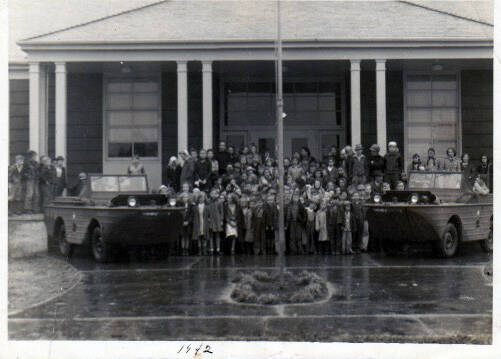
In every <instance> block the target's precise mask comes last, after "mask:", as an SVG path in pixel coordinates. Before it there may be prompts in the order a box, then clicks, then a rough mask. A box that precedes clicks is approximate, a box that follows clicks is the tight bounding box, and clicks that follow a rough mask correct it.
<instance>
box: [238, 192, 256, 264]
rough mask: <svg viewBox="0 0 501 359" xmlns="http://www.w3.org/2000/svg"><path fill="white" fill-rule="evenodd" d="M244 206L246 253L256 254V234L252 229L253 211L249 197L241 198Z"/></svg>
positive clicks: (243, 230)
mask: <svg viewBox="0 0 501 359" xmlns="http://www.w3.org/2000/svg"><path fill="white" fill-rule="evenodd" d="M240 204H241V207H242V217H243V221H242V222H243V225H242V228H241V233H242V237H243V240H244V253H245V254H247V255H253V254H254V235H253V230H252V222H253V213H252V209H251V207H250V201H249V198H247V197H242V198H241V200H240Z"/></svg>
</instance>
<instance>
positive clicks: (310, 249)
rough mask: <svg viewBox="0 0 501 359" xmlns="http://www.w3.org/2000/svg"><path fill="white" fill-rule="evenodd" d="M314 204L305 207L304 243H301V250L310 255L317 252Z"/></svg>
mask: <svg viewBox="0 0 501 359" xmlns="http://www.w3.org/2000/svg"><path fill="white" fill-rule="evenodd" d="M315 210H316V204H315V202H310V203H309V204H308V206H307V207H306V241H304V242H303V250H304V251H305V252H307V253H310V254H315V253H316V252H317V248H316V233H315Z"/></svg>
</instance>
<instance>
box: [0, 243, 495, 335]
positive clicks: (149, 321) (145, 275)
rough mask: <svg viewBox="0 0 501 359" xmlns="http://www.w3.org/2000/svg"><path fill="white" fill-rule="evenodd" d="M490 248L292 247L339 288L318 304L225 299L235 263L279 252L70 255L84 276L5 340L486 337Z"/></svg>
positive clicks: (261, 264) (260, 262) (12, 321)
mask: <svg viewBox="0 0 501 359" xmlns="http://www.w3.org/2000/svg"><path fill="white" fill-rule="evenodd" d="M491 263H492V261H491V257H490V256H489V255H487V254H484V253H482V252H481V251H480V250H478V249H477V247H476V246H475V247H471V248H469V249H468V250H466V251H462V253H460V255H459V256H458V257H456V258H453V259H448V260H443V259H438V258H433V257H429V256H423V255H413V256H410V257H409V256H403V257H385V256H383V255H381V254H362V255H354V256H291V257H287V258H286V265H287V267H288V269H289V270H291V271H301V270H305V269H306V270H312V271H315V272H316V273H318V274H319V275H320V276H323V277H324V278H326V279H327V280H328V281H329V282H330V284H331V285H332V286H333V287H334V290H335V291H334V293H333V295H332V297H331V298H330V299H329V300H327V301H324V302H322V303H317V304H304V305H281V306H258V305H245V304H237V303H233V302H232V301H231V300H229V298H228V293H229V291H230V285H231V279H232V278H233V277H234V276H235V275H236V274H237V273H238V272H240V271H248V270H252V269H257V268H259V269H261V270H276V268H277V266H278V261H277V259H276V257H271V256H270V257H243V256H242V257H239V256H237V257H224V256H223V257H170V258H167V259H165V260H156V261H152V262H139V261H129V260H124V261H121V262H119V263H115V264H108V265H97V264H95V263H93V262H92V260H90V259H89V258H87V257H85V256H76V257H75V258H72V261H71V264H72V265H73V266H74V267H75V268H76V269H77V270H79V271H80V273H81V280H80V282H79V283H78V284H77V285H76V286H74V287H73V288H72V289H71V290H69V291H67V292H65V293H63V294H62V295H61V296H59V297H57V298H54V299H52V300H50V301H48V302H46V303H43V304H40V305H38V306H34V307H32V308H28V309H26V310H24V311H22V312H20V313H17V314H15V315H11V316H10V317H9V338H10V339H11V340H12V339H14V340H15V339H56V340H58V339H70V340H77V339H79V340H83V339H90V340H114V339H115V340H176V339H186V338H189V339H191V340H280V341H289V340H291V341H303V340H304V341H351V342H365V341H372V342H374V341H391V342H441V343H490V342H491V337H492V335H491V329H492V324H491V322H492V281H491V278H490V277H488V276H486V275H485V274H484V270H485V267H486V266H489V265H491Z"/></svg>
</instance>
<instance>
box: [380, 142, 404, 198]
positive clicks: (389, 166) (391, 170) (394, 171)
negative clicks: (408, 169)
mask: <svg viewBox="0 0 501 359" xmlns="http://www.w3.org/2000/svg"><path fill="white" fill-rule="evenodd" d="M403 171H404V161H403V159H402V156H401V155H400V152H399V151H398V147H397V143H396V142H395V141H390V142H389V143H388V153H387V154H386V155H385V156H384V180H385V182H388V183H389V184H390V187H391V188H392V189H395V188H396V186H397V182H398V181H400V176H401V175H402V172H403Z"/></svg>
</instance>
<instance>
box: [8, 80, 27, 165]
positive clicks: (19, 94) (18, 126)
mask: <svg viewBox="0 0 501 359" xmlns="http://www.w3.org/2000/svg"><path fill="white" fill-rule="evenodd" d="M28 146H29V81H28V80H10V81H9V155H10V156H9V157H10V158H9V160H10V162H11V163H12V162H13V160H14V157H15V155H16V154H20V153H21V154H24V153H25V152H27V151H28V150H29V148H28Z"/></svg>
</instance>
